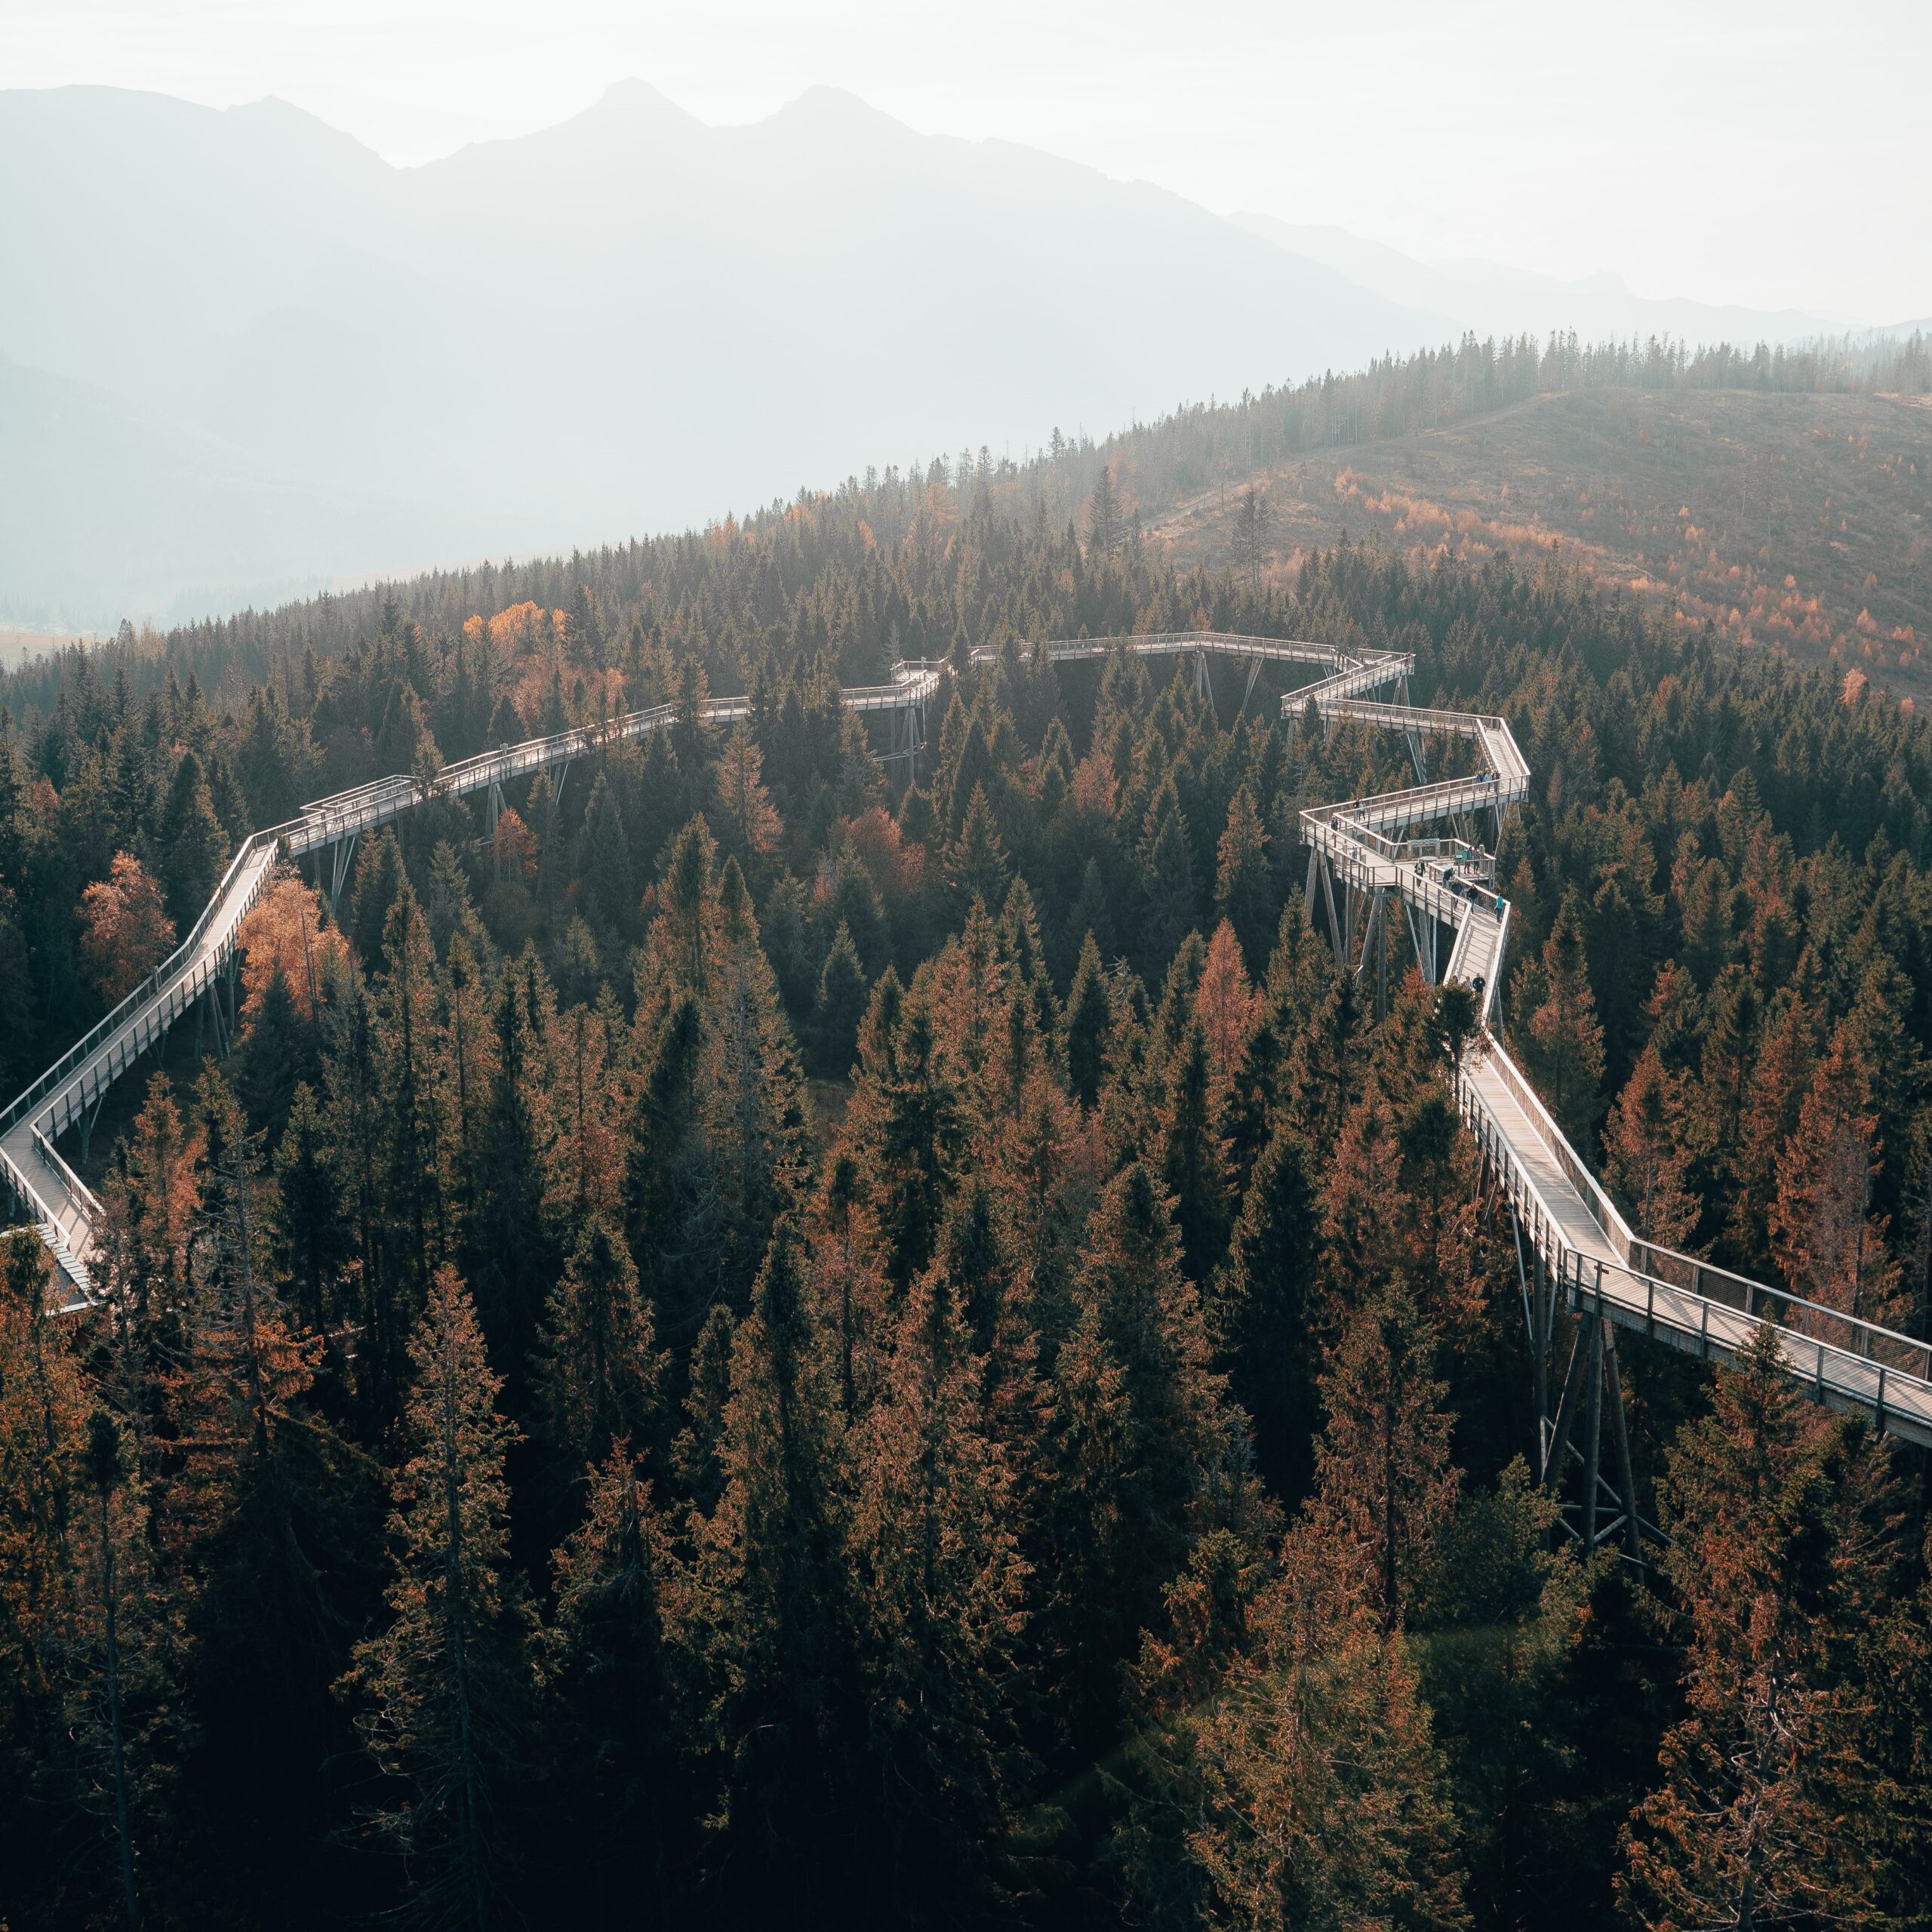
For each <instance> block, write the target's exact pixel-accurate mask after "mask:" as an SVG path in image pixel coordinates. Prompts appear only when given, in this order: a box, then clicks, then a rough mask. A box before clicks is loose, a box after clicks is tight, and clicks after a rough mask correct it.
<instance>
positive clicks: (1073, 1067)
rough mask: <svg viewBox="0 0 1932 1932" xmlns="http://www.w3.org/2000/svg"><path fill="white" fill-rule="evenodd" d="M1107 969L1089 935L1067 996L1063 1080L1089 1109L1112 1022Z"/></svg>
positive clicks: (1097, 1093) (1096, 1094)
mask: <svg viewBox="0 0 1932 1932" xmlns="http://www.w3.org/2000/svg"><path fill="white" fill-rule="evenodd" d="M1111 1023H1112V1002H1111V1001H1109V998H1108V997H1107V976H1106V968H1104V967H1103V966H1102V965H1101V964H1100V948H1099V947H1098V946H1096V945H1095V944H1094V935H1093V934H1091V932H1090V933H1088V934H1087V936H1086V937H1084V939H1083V940H1081V943H1080V959H1079V963H1078V964H1077V965H1076V966H1075V968H1074V971H1073V984H1072V986H1071V987H1070V988H1069V989H1068V992H1067V995H1066V1077H1067V1084H1068V1085H1069V1087H1070V1088H1072V1091H1073V1094H1074V1097H1075V1099H1076V1100H1079V1101H1080V1102H1081V1103H1082V1104H1083V1105H1084V1106H1090V1107H1091V1106H1093V1105H1094V1102H1095V1101H1096V1100H1097V1099H1098V1098H1099V1097H1100V1075H1101V1072H1102V1071H1103V1069H1104V1067H1105V1066H1106V1053H1107V1034H1108V1030H1109V1026H1110V1025H1111Z"/></svg>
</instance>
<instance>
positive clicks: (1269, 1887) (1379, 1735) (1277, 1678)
mask: <svg viewBox="0 0 1932 1932" xmlns="http://www.w3.org/2000/svg"><path fill="white" fill-rule="evenodd" d="M1283 1571H1284V1574H1283V1575H1282V1577H1281V1580H1280V1582H1279V1583H1278V1584H1277V1585H1276V1586H1274V1587H1273V1588H1272V1589H1268V1590H1266V1592H1261V1593H1259V1594H1258V1595H1255V1596H1254V1600H1253V1601H1251V1602H1249V1603H1246V1604H1243V1603H1242V1602H1241V1600H1240V1598H1241V1592H1239V1591H1238V1589H1237V1591H1235V1592H1230V1593H1229V1594H1230V1595H1232V1596H1233V1598H1234V1600H1233V1601H1232V1603H1231V1604H1229V1605H1228V1609H1229V1612H1230V1614H1232V1616H1233V1617H1235V1619H1236V1621H1237V1628H1236V1631H1235V1638H1236V1641H1237V1647H1236V1648H1235V1652H1234V1655H1233V1657H1232V1660H1231V1661H1230V1663H1229V1664H1228V1666H1226V1669H1225V1671H1224V1672H1223V1673H1222V1674H1221V1675H1220V1678H1219V1681H1217V1682H1216V1683H1215V1684H1214V1685H1213V1686H1212V1694H1211V1695H1210V1696H1207V1697H1201V1698H1198V1699H1192V1700H1189V1702H1188V1703H1186V1705H1185V1706H1183V1707H1182V1708H1180V1709H1177V1710H1174V1711H1171V1712H1161V1713H1160V1715H1161V1720H1162V1721H1161V1722H1159V1723H1158V1724H1157V1725H1155V1726H1152V1727H1149V1728H1148V1729H1147V1730H1144V1731H1143V1733H1142V1734H1140V1737H1137V1739H1136V1740H1134V1743H1133V1744H1132V1745H1131V1746H1130V1747H1129V1750H1128V1753H1127V1754H1126V1760H1125V1768H1126V1771H1127V1774H1128V1778H1129V1779H1130V1780H1131V1784H1130V1786H1129V1789H1130V1790H1131V1793H1132V1798H1131V1804H1130V1806H1129V1807H1128V1812H1127V1815H1126V1817H1125V1818H1124V1820H1123V1822H1122V1823H1121V1826H1119V1827H1118V1829H1117V1831H1116V1834H1115V1842H1114V1845H1113V1847H1112V1849H1113V1857H1114V1862H1115V1865H1116V1866H1117V1867H1118V1869H1120V1871H1121V1875H1122V1876H1123V1878H1124V1880H1125V1881H1126V1883H1127V1886H1128V1891H1129V1894H1130V1896H1131V1898H1132V1900H1133V1901H1134V1906H1135V1907H1136V1908H1137V1916H1138V1917H1139V1918H1140V1920H1141V1921H1142V1922H1143V1923H1147V1924H1154V1925H1159V1926H1172V1927H1176V1928H1178V1927H1182V1926H1186V1925H1198V1924H1214V1925H1221V1926H1227V1927H1237V1928H1240V1932H1268V1928H1273V1927H1281V1926H1286V1925H1335V1926H1342V1925H1350V1926H1369V1925H1375V1926H1389V1927H1399V1928H1402V1932H1453V1928H1459V1927H1462V1926H1463V1925H1465V1924H1466V1923H1467V1922H1468V1921H1467V1915H1466V1912H1465V1911H1464V1909H1463V1901H1462V1897H1461V1875H1460V1872H1459V1871H1458V1869H1457V1863H1456V1844H1455V1838H1456V1832H1455V1823H1456V1821H1455V1818H1454V1813H1453V1810H1452V1809H1451V1803H1450V1798H1449V1793H1448V1792H1447V1789H1445V1787H1444V1776H1443V1765H1442V1761H1441V1754H1440V1752H1439V1751H1438V1749H1437V1747H1436V1745H1435V1741H1434V1740H1433V1739H1432V1737H1431V1736H1430V1732H1429V1715H1428V1712H1427V1710H1426V1707H1425V1706H1424V1705H1423V1700H1422V1697H1421V1694H1420V1689H1419V1687H1418V1685H1417V1680H1416V1673H1415V1670H1414V1666H1413V1664H1412V1663H1411V1660H1410V1658H1409V1655H1408V1651H1407V1644H1406V1642H1405V1641H1404V1638H1403V1637H1402V1635H1401V1633H1400V1632H1391V1631H1387V1630H1385V1629H1383V1627H1382V1625H1381V1623H1380V1620H1378V1619H1377V1617H1376V1616H1375V1615H1374V1613H1373V1611H1371V1609H1370V1608H1369V1607H1367V1606H1366V1605H1364V1604H1361V1603H1360V1602H1358V1601H1351V1600H1349V1598H1348V1597H1347V1596H1346V1594H1345V1593H1343V1592H1338V1591H1337V1589H1336V1587H1335V1585H1334V1578H1333V1577H1332V1576H1331V1573H1330V1571H1329V1570H1328V1567H1327V1563H1326V1561H1325V1559H1324V1550H1323V1548H1322V1546H1321V1542H1320V1540H1319V1539H1318V1537H1312V1536H1309V1535H1306V1534H1299V1533H1297V1534H1291V1537H1290V1539H1289V1542H1288V1545H1287V1549H1286V1550H1285V1552H1284V1562H1283Z"/></svg>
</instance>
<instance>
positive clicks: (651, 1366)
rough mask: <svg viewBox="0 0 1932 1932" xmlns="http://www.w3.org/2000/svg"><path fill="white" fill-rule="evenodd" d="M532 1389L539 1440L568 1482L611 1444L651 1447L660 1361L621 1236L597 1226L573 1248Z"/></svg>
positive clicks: (549, 1312) (553, 1298)
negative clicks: (539, 1410)
mask: <svg viewBox="0 0 1932 1932" xmlns="http://www.w3.org/2000/svg"><path fill="white" fill-rule="evenodd" d="M544 1330H545V1338H546V1339H545V1354H544V1358H543V1364H542V1367H541V1369H540V1372H539V1377H538V1383H539V1388H540V1395H541V1398H542V1403H543V1429H544V1435H545V1437H546V1440H547V1441H548V1442H549V1445H550V1447H552V1450H553V1451H555V1453H556V1454H557V1456H558V1458H559V1459H560V1460H561V1462H562V1463H563V1464H564V1466H565V1469H566V1470H567V1471H568V1472H569V1473H570V1475H571V1476H572V1477H573V1478H574V1477H575V1476H576V1475H578V1474H579V1473H580V1472H582V1471H583V1470H584V1469H586V1468H587V1467H589V1466H592V1465H593V1464H597V1463H601V1462H602V1461H603V1460H605V1457H607V1456H608V1454H609V1453H610V1451H611V1447H612V1446H613V1445H614V1444H620V1443H628V1444H631V1445H632V1447H633V1448H634V1449H635V1451H637V1452H638V1453H642V1452H644V1451H646V1450H647V1449H648V1447H650V1446H651V1437H652V1434H653V1432H654V1428H655V1426H656V1423H657V1416H658V1408H659V1402H660V1395H659V1386H660V1380H661V1378H662V1376H663V1368H664V1358H663V1355H662V1354H661V1352H660V1351H659V1350H658V1349H657V1347H656V1346H655V1342H654V1337H653V1334H652V1329H651V1311H650V1309H649V1308H648V1306H646V1305H645V1302H644V1300H643V1299H642V1298H641V1296H640V1295H639V1294H638V1284H637V1270H636V1269H635V1268H634V1267H633V1266H632V1264H631V1257H630V1251H629V1249H628V1248H627V1247H626V1246H625V1245H624V1238H623V1233H622V1232H621V1231H620V1230H619V1229H617V1228H615V1227H613V1226H611V1225H610V1224H609V1223H608V1222H606V1221H604V1220H601V1219H598V1220H592V1221H591V1222H590V1223H589V1225H588V1226H586V1227H584V1228H583V1229H582V1231H581V1232H580V1234H579V1235H578V1236H577V1247H576V1248H575V1250H574V1252H573V1253H572V1254H571V1258H570V1260H569V1261H568V1263H567V1264H566V1265H565V1269H564V1272H563V1273H562V1274H561V1275H560V1276H559V1277H558V1281H557V1285H556V1286H555V1288H553V1289H552V1291H551V1293H550V1300H549V1306H548V1308H547V1309H546V1312H545V1319H544Z"/></svg>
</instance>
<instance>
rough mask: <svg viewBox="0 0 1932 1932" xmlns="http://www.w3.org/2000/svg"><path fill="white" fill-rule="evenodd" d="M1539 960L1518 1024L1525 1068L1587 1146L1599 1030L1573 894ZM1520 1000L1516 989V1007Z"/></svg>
mask: <svg viewBox="0 0 1932 1932" xmlns="http://www.w3.org/2000/svg"><path fill="white" fill-rule="evenodd" d="M1540 963H1541V983H1540V987H1539V988H1538V989H1537V991H1538V993H1539V995H1540V997H1538V998H1537V999H1536V1001H1535V1002H1534V1004H1533V1005H1532V1007H1531V1011H1529V1014H1528V1015H1527V1022H1526V1024H1525V1026H1524V1034H1525V1035H1526V1036H1527V1037H1526V1039H1525V1041H1524V1052H1525V1057H1526V1058H1527V1061H1528V1063H1529V1072H1530V1073H1531V1076H1532V1077H1533V1078H1534V1079H1535V1081H1536V1082H1537V1085H1538V1087H1539V1088H1541V1089H1542V1091H1543V1097H1544V1098H1545V1099H1546V1100H1548V1102H1549V1109H1550V1112H1551V1113H1552V1115H1554V1116H1555V1121H1556V1124H1557V1125H1558V1127H1560V1128H1561V1129H1562V1130H1563V1131H1564V1134H1566V1135H1567V1136H1568V1137H1569V1138H1570V1140H1571V1141H1572V1142H1573V1143H1575V1144H1577V1145H1578V1146H1587V1144H1588V1140H1589V1133H1590V1130H1591V1129H1592V1128H1593V1127H1594V1126H1595V1124H1596V1120H1597V1116H1598V1114H1599V1113H1600V1112H1601V1110H1602V1098H1601V1091H1600V1088H1599V1082H1601V1080H1602V1078H1603V1067H1604V1056H1603V1029H1602V1027H1601V1026H1599V1025H1598V1023H1597V1017H1596V999H1595V995H1593V994H1592V992H1591V991H1590V982H1589V973H1588V971H1587V970H1586V968H1587V961H1586V956H1585V952H1584V946H1583V912H1582V909H1581V907H1580V905H1579V904H1578V903H1577V899H1576V897H1575V895H1574V894H1570V895H1567V896H1566V897H1565V898H1564V902H1563V903H1562V905H1561V906H1560V907H1559V908H1558V911H1557V915H1556V923H1555V924H1554V925H1553V926H1552V928H1550V934H1549V938H1548V939H1547V940H1545V941H1544V943H1543V958H1542V961H1541V962H1540ZM1519 988H1520V982H1519ZM1518 1005H1519V1008H1520V1005H1521V992H1520V990H1519V994H1518Z"/></svg>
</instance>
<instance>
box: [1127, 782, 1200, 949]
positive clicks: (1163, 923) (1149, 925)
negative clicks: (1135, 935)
mask: <svg viewBox="0 0 1932 1932" xmlns="http://www.w3.org/2000/svg"><path fill="white" fill-rule="evenodd" d="M1141 891H1142V894H1143V901H1144V906H1145V912H1144V922H1143V925H1142V927H1141V931H1140V947H1139V952H1140V958H1141V960H1142V961H1143V963H1144V964H1145V967H1146V971H1147V972H1148V973H1149V974H1150V975H1154V974H1164V973H1165V972H1166V971H1167V969H1168V962H1169V961H1171V959H1172V958H1174V951H1175V949H1176V948H1177V946H1179V945H1180V943H1181V940H1183V938H1184V937H1186V934H1187V933H1188V931H1189V929H1190V928H1192V926H1193V924H1194V922H1195V917H1196V913H1195V889H1194V860H1193V859H1192V856H1191V855H1190V854H1189V851H1188V844H1187V827H1186V823H1185V822H1184V821H1183V819H1182V817H1181V815H1180V811H1179V809H1178V808H1177V807H1175V806H1174V805H1173V804H1169V806H1168V810H1167V811H1166V812H1165V814H1164V815H1163V817H1161V820H1160V823H1159V826H1158V829H1156V830H1155V833H1154V835H1153V837H1152V839H1151V840H1150V841H1149V844H1148V848H1147V851H1146V857H1145V858H1144V859H1143V861H1142V865H1141Z"/></svg>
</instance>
